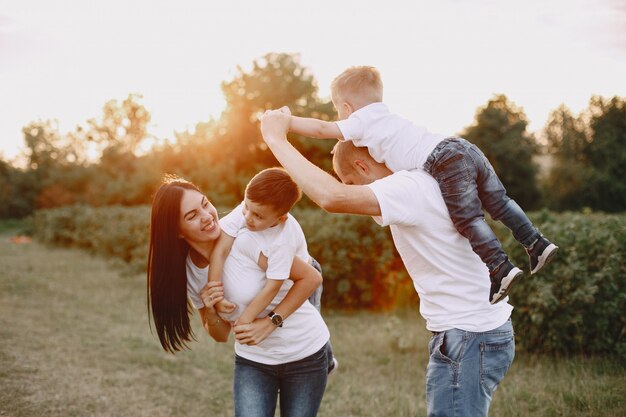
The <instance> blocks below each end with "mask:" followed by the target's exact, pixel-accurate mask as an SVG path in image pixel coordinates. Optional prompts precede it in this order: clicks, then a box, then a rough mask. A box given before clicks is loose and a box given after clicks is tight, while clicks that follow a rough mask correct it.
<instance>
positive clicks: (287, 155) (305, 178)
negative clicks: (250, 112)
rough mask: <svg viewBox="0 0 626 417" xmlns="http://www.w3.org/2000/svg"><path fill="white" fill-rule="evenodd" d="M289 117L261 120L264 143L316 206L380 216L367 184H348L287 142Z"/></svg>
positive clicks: (269, 115)
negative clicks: (317, 165)
mask: <svg viewBox="0 0 626 417" xmlns="http://www.w3.org/2000/svg"><path fill="white" fill-rule="evenodd" d="M289 120H290V116H289V115H288V114H284V113H281V112H279V111H272V112H267V113H266V114H264V115H263V117H262V118H261V132H262V134H263V140H264V141H265V143H266V144H267V146H268V147H269V148H270V149H271V151H272V153H273V154H274V156H275V157H276V159H278V161H279V162H280V163H281V165H282V166H283V167H284V168H285V169H286V170H287V172H289V175H291V177H292V178H293V180H294V181H295V182H296V183H297V184H298V185H299V186H300V188H302V191H304V193H305V194H306V195H307V196H309V198H310V199H311V200H313V201H314V202H315V203H316V204H317V205H319V206H320V207H322V208H323V209H324V210H326V211H328V212H331V213H350V214H364V215H368V216H380V206H379V204H378V200H377V199H376V195H375V194H374V192H373V191H372V190H371V189H370V188H369V187H366V186H364V185H345V184H342V183H340V182H339V181H337V180H336V179H335V178H333V177H332V176H331V175H329V174H328V173H326V172H324V171H323V170H322V169H320V168H318V167H316V166H315V165H313V164H312V163H311V162H309V161H308V160H307V159H306V158H305V157H304V156H302V154H301V153H300V152H298V150H297V149H296V148H294V147H293V146H292V145H291V144H290V143H289V142H288V141H287V134H286V133H287V128H288V127H289Z"/></svg>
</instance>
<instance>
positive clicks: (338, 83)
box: [330, 66, 383, 110]
mask: <svg viewBox="0 0 626 417" xmlns="http://www.w3.org/2000/svg"><path fill="white" fill-rule="evenodd" d="M330 90H331V94H332V96H333V100H334V101H336V100H346V101H348V102H350V104H352V106H353V107H355V110H358V109H360V108H361V107H364V106H367V105H368V104H372V103H376V102H380V101H383V81H382V80H381V78H380V73H379V72H378V70H377V69H376V68H374V67H368V66H360V67H350V68H348V69H347V70H345V71H344V72H342V73H341V74H339V75H338V76H337V77H336V78H335V79H334V80H333V82H332V84H331V85H330Z"/></svg>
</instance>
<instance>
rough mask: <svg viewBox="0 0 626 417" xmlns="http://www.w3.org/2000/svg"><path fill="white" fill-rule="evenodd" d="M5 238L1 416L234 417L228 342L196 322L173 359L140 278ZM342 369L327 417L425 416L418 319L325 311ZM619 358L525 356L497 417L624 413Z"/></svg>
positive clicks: (423, 337)
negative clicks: (185, 347)
mask: <svg viewBox="0 0 626 417" xmlns="http://www.w3.org/2000/svg"><path fill="white" fill-rule="evenodd" d="M10 232H11V231H10V230H6V228H5V230H2V231H1V233H0V416H232V415H233V411H232V409H233V407H232V388H231V383H232V364H233V350H232V343H231V342H229V343H227V344H217V343H214V342H213V341H212V340H210V339H209V337H208V336H206V335H205V334H204V333H203V331H202V329H201V328H200V326H198V323H199V320H198V318H197V317H194V318H193V322H194V324H195V329H196V330H195V331H196V335H197V339H198V341H197V342H195V343H193V344H192V350H191V351H186V352H182V353H180V354H177V355H176V356H172V355H169V354H166V353H164V352H163V351H162V350H161V348H160V345H159V344H158V341H157V339H156V337H155V336H154V335H152V334H151V333H150V330H149V326H148V316H147V310H146V299H145V278H144V277H143V276H127V275H124V274H120V272H119V271H120V269H119V268H117V267H115V265H113V264H111V263H110V262H108V261H106V260H103V259H99V258H94V257H92V256H90V255H88V254H86V253H84V252H81V251H78V250H67V249H52V248H47V247H44V246H41V245H40V244H38V243H36V242H34V243H30V244H21V245H18V244H13V243H11V242H10V241H9V236H10ZM325 319H326V321H327V323H328V326H329V328H330V330H331V335H332V342H333V348H334V350H335V354H336V356H337V357H338V359H339V360H340V362H341V367H340V370H339V372H338V373H337V374H336V375H334V376H333V377H332V379H331V381H330V384H329V387H328V388H327V390H326V394H325V397H324V400H323V402H322V408H321V410H320V413H319V415H320V416H340V417H348V416H381V417H388V416H391V417H393V416H423V415H425V395H424V389H425V386H424V385H425V383H424V372H425V367H426V362H427V354H426V349H427V342H428V337H429V333H428V332H427V331H426V330H425V328H424V323H423V321H422V320H421V319H420V318H419V317H418V314H417V313H416V312H406V311H405V312H402V313H398V314H369V313H359V314H339V313H327V314H325ZM625 370H626V366H625V364H623V363H619V362H618V361H617V359H613V358H580V357H576V358H561V359H555V358H550V357H538V356H532V357H529V356H525V355H524V354H523V353H518V355H517V357H516V359H515V362H514V364H513V367H512V369H511V371H510V372H509V374H508V375H507V377H506V378H505V380H504V382H503V384H502V385H501V386H500V388H499V389H498V391H497V392H496V395H495V398H494V402H493V405H492V412H491V415H492V416H507V417H508V416H567V417H582V416H606V417H618V416H624V415H626V402H625V400H624V398H626V376H625Z"/></svg>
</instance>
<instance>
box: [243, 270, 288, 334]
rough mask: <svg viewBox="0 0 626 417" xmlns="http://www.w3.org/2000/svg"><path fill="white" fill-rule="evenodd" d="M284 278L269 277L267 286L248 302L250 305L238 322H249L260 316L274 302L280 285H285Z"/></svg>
mask: <svg viewBox="0 0 626 417" xmlns="http://www.w3.org/2000/svg"><path fill="white" fill-rule="evenodd" d="M283 282H284V281H283V280H277V279H270V278H268V279H267V280H266V282H265V287H263V289H262V290H261V291H260V292H259V293H258V294H257V295H256V296H255V297H254V299H253V300H252V302H251V303H250V304H248V307H246V309H245V310H244V312H243V313H242V314H241V316H239V318H238V319H237V323H236V324H248V323H251V322H252V321H253V320H254V319H256V318H257V317H258V315H259V314H261V313H262V312H263V310H265V308H267V306H268V305H269V304H270V303H271V302H272V300H273V299H274V297H276V294H278V291H279V290H280V287H282V285H283Z"/></svg>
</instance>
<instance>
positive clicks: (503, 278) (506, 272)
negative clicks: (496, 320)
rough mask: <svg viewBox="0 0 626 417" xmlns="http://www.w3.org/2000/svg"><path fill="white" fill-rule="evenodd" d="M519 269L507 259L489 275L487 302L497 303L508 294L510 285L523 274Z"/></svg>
mask: <svg viewBox="0 0 626 417" xmlns="http://www.w3.org/2000/svg"><path fill="white" fill-rule="evenodd" d="M523 274H524V273H523V272H522V270H521V269H519V268H518V267H516V266H515V265H513V264H512V263H511V262H510V261H509V260H508V259H507V260H506V261H504V262H503V263H502V264H501V265H500V266H499V267H498V269H496V270H495V271H493V273H491V274H490V275H489V278H490V279H491V290H490V291H489V302H490V303H491V304H496V303H499V302H500V301H502V300H503V299H504V297H506V296H507V295H508V294H509V291H510V290H511V287H512V286H513V284H515V283H516V282H517V281H518V280H519V279H520V278H521V277H522V275H523Z"/></svg>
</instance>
